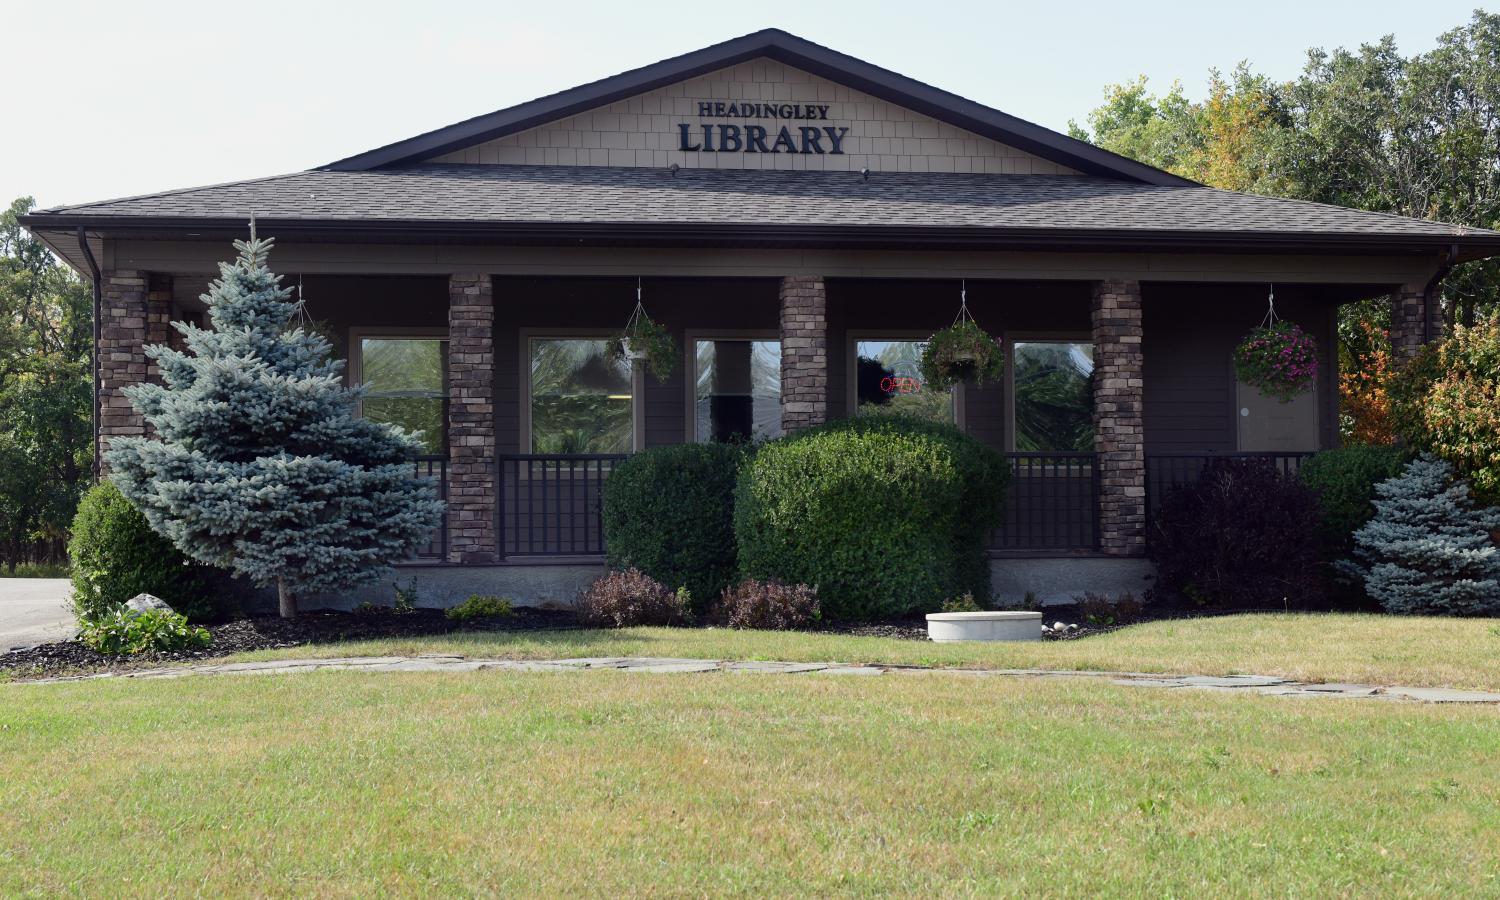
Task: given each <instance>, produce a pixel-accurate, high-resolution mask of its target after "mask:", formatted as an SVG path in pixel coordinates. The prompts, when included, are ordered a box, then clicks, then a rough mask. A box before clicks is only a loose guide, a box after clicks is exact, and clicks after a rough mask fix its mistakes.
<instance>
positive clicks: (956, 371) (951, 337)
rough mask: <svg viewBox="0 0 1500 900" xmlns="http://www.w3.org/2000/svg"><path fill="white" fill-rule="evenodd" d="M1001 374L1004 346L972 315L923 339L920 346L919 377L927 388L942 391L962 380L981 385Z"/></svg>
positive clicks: (1003, 361)
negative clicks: (971, 317)
mask: <svg viewBox="0 0 1500 900" xmlns="http://www.w3.org/2000/svg"><path fill="white" fill-rule="evenodd" d="M1004 374H1005V350H1004V348H1003V347H1002V346H1001V344H1000V342H999V341H998V340H996V339H994V338H992V337H990V335H989V333H988V332H986V331H985V330H984V329H983V328H980V327H979V326H978V325H977V324H975V322H974V321H973V320H972V319H964V320H963V321H960V322H955V323H953V325H951V326H949V327H948V328H944V329H943V330H942V331H939V332H938V333H937V334H934V335H933V336H932V337H930V338H928V339H927V346H926V348H925V349H923V350H922V380H923V382H924V383H925V386H926V388H927V389H928V390H931V391H943V390H947V389H948V388H950V387H953V386H954V385H955V384H958V383H959V382H963V381H973V382H974V383H975V384H977V385H983V384H984V383H985V381H987V380H988V381H999V380H1000V378H1001V376H1002V375H1004Z"/></svg>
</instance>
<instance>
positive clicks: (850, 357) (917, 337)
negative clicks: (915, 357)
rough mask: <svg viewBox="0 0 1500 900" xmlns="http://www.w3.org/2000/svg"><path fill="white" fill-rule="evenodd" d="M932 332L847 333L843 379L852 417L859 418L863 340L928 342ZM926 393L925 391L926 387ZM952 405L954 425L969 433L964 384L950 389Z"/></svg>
mask: <svg viewBox="0 0 1500 900" xmlns="http://www.w3.org/2000/svg"><path fill="white" fill-rule="evenodd" d="M932 335H933V332H932V331H930V330H927V331H923V330H921V329H911V328H905V329H894V330H893V329H854V330H850V331H847V332H845V334H844V337H845V341H844V379H845V382H846V385H845V390H844V403H845V410H846V412H847V415H848V417H849V418H851V419H852V418H854V417H856V416H858V415H859V342H860V341H915V342H917V343H926V342H927V341H928V340H930V339H931V338H932ZM923 390H926V388H923ZM948 394H949V403H950V404H951V405H952V408H953V425H954V427H955V428H957V429H958V430H959V431H964V432H967V431H968V430H969V429H968V428H966V427H965V421H966V417H965V415H964V407H965V403H964V385H963V383H959V384H955V385H954V386H953V387H950V388H949V389H948Z"/></svg>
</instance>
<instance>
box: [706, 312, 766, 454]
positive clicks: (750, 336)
mask: <svg viewBox="0 0 1500 900" xmlns="http://www.w3.org/2000/svg"><path fill="white" fill-rule="evenodd" d="M699 341H775V342H776V345H777V350H778V352H779V351H780V350H781V332H780V331H777V330H776V329H774V328H769V329H768V328H689V329H687V330H685V331H684V332H683V333H682V356H683V365H682V380H683V395H684V397H685V406H684V407H683V417H682V418H683V426H682V430H683V439H684V443H688V444H696V443H698V342H699ZM776 384H777V387H776V390H777V395H776V399H777V402H778V403H779V402H781V379H780V375H779V374H778V375H777V382H776ZM782 433H783V434H785V433H786V429H785V427H783V429H782Z"/></svg>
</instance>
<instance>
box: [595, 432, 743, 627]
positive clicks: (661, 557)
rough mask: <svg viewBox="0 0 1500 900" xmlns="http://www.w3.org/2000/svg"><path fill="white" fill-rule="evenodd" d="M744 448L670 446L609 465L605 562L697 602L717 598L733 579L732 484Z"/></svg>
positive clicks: (605, 502) (715, 445)
mask: <svg viewBox="0 0 1500 900" xmlns="http://www.w3.org/2000/svg"><path fill="white" fill-rule="evenodd" d="M746 452H747V451H746V450H745V449H744V448H742V447H737V446H733V445H728V444H676V445H673V446H668V447H653V448H651V449H649V450H642V451H641V452H639V453H636V454H633V455H631V456H630V457H629V458H628V459H626V460H625V461H623V462H621V463H620V464H619V465H617V466H616V467H615V469H614V471H613V472H612V473H610V476H609V480H608V481H606V482H605V484H604V539H605V543H606V546H607V547H608V555H609V566H610V568H612V569H631V568H634V569H639V570H640V571H642V572H645V573H646V574H647V575H650V576H651V577H652V578H655V579H656V580H658V581H660V582H662V583H663V584H667V585H670V586H672V587H674V588H676V587H686V588H687V589H688V591H689V592H691V593H692V595H693V596H694V597H696V598H698V600H699V601H700V602H704V603H706V602H708V601H711V600H713V598H715V597H717V596H719V594H720V593H722V592H723V591H724V589H725V588H726V587H727V586H728V585H729V583H730V582H731V580H732V579H733V578H734V572H735V547H734V485H735V477H736V473H737V472H738V470H739V467H740V463H741V461H742V460H743V459H744V458H745V455H746ZM699 611H700V612H701V611H702V610H699Z"/></svg>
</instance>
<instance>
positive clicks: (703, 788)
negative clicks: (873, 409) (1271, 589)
mask: <svg viewBox="0 0 1500 900" xmlns="http://www.w3.org/2000/svg"><path fill="white" fill-rule="evenodd" d="M1497 758H1500V714H1497V712H1496V710H1494V709H1493V708H1488V707H1483V708H1476V707H1467V708H1458V707H1445V706H1422V705H1416V704H1398V703H1382V702H1366V701H1341V700H1326V699H1325V700H1313V699H1292V698H1277V697H1246V696H1237V695H1235V696H1229V695H1221V694H1214V693H1207V692H1194V691H1180V690H1179V691H1165V690H1155V689H1145V688H1129V687H1118V686H1114V685H1110V684H1108V683H1107V682H1102V681H1067V682H1063V681H1037V680H1031V679H976V678H973V677H967V676H963V675H958V674H925V673H924V674H910V675H887V676H882V677H875V678H869V677H855V676H826V675H797V676H758V675H731V674H718V675H689V676H672V675H635V674H628V673H622V672H575V673H553V674H546V673H544V674H517V673H498V672H478V673H465V674H456V673H441V674H435V673H427V674H374V673H356V672H322V673H313V674H297V675H282V676H261V677H222V678H201V679H189V680H178V681H141V682H127V681H105V682H98V681H95V682H80V683H73V684H63V685H25V684H13V685H7V686H3V687H0V786H3V787H0V895H4V896H17V895H36V896H53V895H59V894H63V895H93V896H171V895H177V896H184V895H210V896H215V895H224V896H251V895H254V896H299V897H300V896H328V897H363V896H375V895H407V896H410V895H417V894H437V895H448V896H467V895H473V894H525V895H536V894H546V895H558V894H565V895H585V894H586V895H627V896H638V895H652V896H684V895H693V896H699V895H705V894H707V895H721V894H738V895H801V896H807V895H869V894H882V893H899V894H905V895H926V896H934V895H937V896H941V895H947V896H952V895H973V894H1014V893H1021V892H1025V893H1045V894H1055V895H1074V896H1086V895H1087V896H1096V895H1100V894H1104V895H1132V896H1142V895H1149V896H1205V895H1209V894H1211V893H1212V894H1216V895H1227V896H1287V895H1298V896H1366V895H1371V894H1381V895H1431V896H1440V895H1441V896H1456V895H1476V894H1489V895H1493V894H1494V893H1496V892H1500V880H1497V879H1500V841H1497V840H1496V835H1497V834H1500V780H1497V779H1496V778H1495V777H1494V763H1495V760H1496V759H1497Z"/></svg>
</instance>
